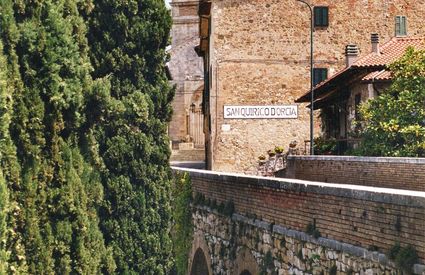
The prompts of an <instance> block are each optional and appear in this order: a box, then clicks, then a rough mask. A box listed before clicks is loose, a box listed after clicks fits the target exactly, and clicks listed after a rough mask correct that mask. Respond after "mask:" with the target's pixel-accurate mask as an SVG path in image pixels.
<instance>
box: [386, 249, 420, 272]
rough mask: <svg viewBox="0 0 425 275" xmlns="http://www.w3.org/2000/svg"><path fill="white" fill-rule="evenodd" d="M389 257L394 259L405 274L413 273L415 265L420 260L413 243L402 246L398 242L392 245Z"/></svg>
mask: <svg viewBox="0 0 425 275" xmlns="http://www.w3.org/2000/svg"><path fill="white" fill-rule="evenodd" d="M388 257H389V258H390V259H391V260H393V261H394V263H395V265H396V267H397V268H398V269H400V270H401V271H403V273H405V274H413V271H412V268H413V265H414V264H416V263H417V262H418V254H417V252H416V249H415V248H414V247H413V246H411V245H408V246H406V247H401V246H400V243H398V242H397V243H395V244H394V245H393V246H392V247H391V249H390V251H389V253H388Z"/></svg>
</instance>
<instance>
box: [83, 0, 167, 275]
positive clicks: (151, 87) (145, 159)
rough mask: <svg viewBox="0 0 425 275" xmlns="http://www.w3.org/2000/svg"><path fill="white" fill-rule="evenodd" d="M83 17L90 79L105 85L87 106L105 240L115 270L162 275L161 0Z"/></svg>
mask: <svg viewBox="0 0 425 275" xmlns="http://www.w3.org/2000/svg"><path fill="white" fill-rule="evenodd" d="M86 16H87V21H88V23H89V36H88V37H89V45H90V57H91V60H92V64H93V66H94V73H93V77H94V78H104V77H107V78H108V79H109V81H110V84H111V85H110V89H109V90H106V89H105V88H104V87H103V88H101V87H100V88H99V89H98V90H97V91H96V92H97V93H93V94H92V95H91V99H90V100H89V103H88V105H87V106H89V108H88V109H87V117H88V122H90V123H91V125H90V126H88V128H91V127H92V126H93V127H94V131H93V138H92V140H94V141H93V144H94V145H96V146H97V148H98V149H97V151H96V152H97V153H96V154H95V156H94V157H93V159H95V160H97V165H98V166H99V168H100V169H101V170H102V183H103V186H104V188H105V205H104V207H103V208H102V211H101V219H102V221H101V225H102V230H103V233H104V236H105V240H106V242H107V244H108V245H111V246H112V247H113V252H114V258H115V261H116V263H117V271H118V272H120V273H127V274H165V273H167V272H168V270H169V269H170V268H171V265H172V259H171V258H172V257H171V241H170V220H171V216H170V203H169V201H170V182H171V180H170V179H171V175H170V169H169V166H168V159H169V155H170V152H169V145H168V138H167V135H166V127H167V124H166V122H167V121H168V120H169V118H170V115H171V106H170V101H171V99H172V96H173V91H172V90H171V89H170V87H169V86H168V81H167V79H166V76H165V70H164V62H165V46H166V45H167V41H168V35H169V30H170V26H171V18H170V15H169V12H168V11H167V10H166V8H165V5H164V2H163V1H161V0H129V1H112V0H99V1H95V2H94V8H93V11H92V12H91V13H89V14H87V15H86ZM94 145H93V146H92V147H96V146H94Z"/></svg>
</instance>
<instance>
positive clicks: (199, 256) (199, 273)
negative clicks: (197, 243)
mask: <svg viewBox="0 0 425 275" xmlns="http://www.w3.org/2000/svg"><path fill="white" fill-rule="evenodd" d="M207 274H209V271H208V264H207V259H206V257H205V254H204V251H202V249H201V248H198V250H196V252H195V256H194V257H193V262H192V269H191V270H190V275H207Z"/></svg>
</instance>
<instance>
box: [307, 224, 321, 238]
mask: <svg viewBox="0 0 425 275" xmlns="http://www.w3.org/2000/svg"><path fill="white" fill-rule="evenodd" d="M305 233H307V234H309V235H311V236H313V237H314V238H316V239H317V238H320V237H321V234H320V231H319V229H317V228H316V221H314V222H313V223H308V224H307V226H306V229H305Z"/></svg>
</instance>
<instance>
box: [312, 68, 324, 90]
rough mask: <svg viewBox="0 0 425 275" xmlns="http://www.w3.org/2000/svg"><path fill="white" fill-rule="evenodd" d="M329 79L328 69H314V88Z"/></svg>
mask: <svg viewBox="0 0 425 275" xmlns="http://www.w3.org/2000/svg"><path fill="white" fill-rule="evenodd" d="M327 78H328V69H326V68H314V69H313V86H316V85H317V84H319V83H320V82H322V81H324V80H326V79H327Z"/></svg>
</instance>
